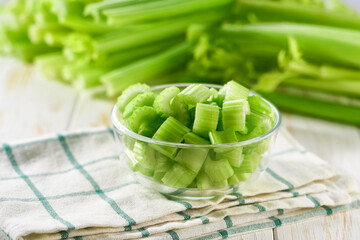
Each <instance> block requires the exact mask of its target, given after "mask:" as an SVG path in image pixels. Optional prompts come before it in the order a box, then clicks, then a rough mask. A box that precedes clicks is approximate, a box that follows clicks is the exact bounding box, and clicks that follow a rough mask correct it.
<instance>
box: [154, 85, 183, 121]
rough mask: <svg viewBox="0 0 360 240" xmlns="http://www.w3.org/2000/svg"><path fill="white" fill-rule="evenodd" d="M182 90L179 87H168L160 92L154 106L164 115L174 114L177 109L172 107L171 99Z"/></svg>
mask: <svg viewBox="0 0 360 240" xmlns="http://www.w3.org/2000/svg"><path fill="white" fill-rule="evenodd" d="M179 92H180V89H179V88H177V87H168V88H165V89H164V90H162V91H161V92H160V94H159V95H158V96H157V97H156V99H155V101H154V108H155V110H156V112H157V113H159V114H160V115H161V116H163V117H169V116H174V115H175V111H174V109H173V108H172V107H171V104H170V102H171V100H172V99H173V97H174V96H176V94H178V93H179Z"/></svg>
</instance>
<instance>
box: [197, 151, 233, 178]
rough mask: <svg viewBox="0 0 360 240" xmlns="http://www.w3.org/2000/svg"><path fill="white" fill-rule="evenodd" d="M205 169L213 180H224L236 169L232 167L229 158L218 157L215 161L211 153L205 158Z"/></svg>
mask: <svg viewBox="0 0 360 240" xmlns="http://www.w3.org/2000/svg"><path fill="white" fill-rule="evenodd" d="M203 169H204V171H205V173H206V175H207V176H209V178H210V179H211V181H213V182H221V181H224V180H226V179H228V178H229V177H230V176H232V175H233V174H234V170H233V169H232V167H231V165H230V164H229V162H228V160H226V159H220V160H218V159H217V160H216V161H214V160H212V159H211V157H210V156H209V155H208V157H207V158H206V160H205V163H204V167H203Z"/></svg>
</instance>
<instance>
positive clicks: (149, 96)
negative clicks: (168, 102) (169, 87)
mask: <svg viewBox="0 0 360 240" xmlns="http://www.w3.org/2000/svg"><path fill="white" fill-rule="evenodd" d="M155 97H156V96H155V93H153V92H144V93H140V94H138V95H137V96H136V97H134V98H133V99H132V100H131V101H130V102H129V103H128V104H127V105H126V107H125V109H124V113H123V117H124V119H126V118H128V117H130V116H131V114H132V113H133V111H134V110H135V109H136V108H137V107H142V106H152V105H153V103H154V100H155ZM155 109H156V108H155Z"/></svg>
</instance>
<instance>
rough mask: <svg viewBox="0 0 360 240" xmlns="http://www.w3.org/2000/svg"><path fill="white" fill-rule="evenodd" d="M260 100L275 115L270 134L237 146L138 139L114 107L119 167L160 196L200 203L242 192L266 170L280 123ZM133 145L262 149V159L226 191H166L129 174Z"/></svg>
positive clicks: (141, 176) (137, 174)
mask: <svg viewBox="0 0 360 240" xmlns="http://www.w3.org/2000/svg"><path fill="white" fill-rule="evenodd" d="M188 85H190V84H187V83H184V84H168V85H159V86H155V87H152V90H153V91H154V92H155V93H159V92H161V90H163V89H164V88H167V87H173V86H175V87H179V88H180V89H183V88H185V87H187V86H188ZM205 86H207V87H212V88H216V89H219V88H221V87H222V86H220V85H213V84H205ZM250 95H256V94H255V93H254V92H250ZM263 100H264V101H265V102H266V103H267V104H269V106H270V107H271V108H272V109H273V110H274V112H275V118H276V119H275V124H274V126H273V128H272V129H271V130H270V131H268V132H267V133H265V134H263V135H261V136H259V137H256V138H253V139H250V140H246V141H242V142H236V143H227V144H215V145H195V144H184V143H171V142H164V141H159V140H155V139H151V138H148V137H145V136H142V135H139V134H137V133H134V132H133V131H131V130H129V129H128V128H127V127H125V126H124V125H123V124H122V123H121V121H120V116H121V113H120V112H119V111H118V110H117V108H116V106H114V107H113V109H112V113H111V120H112V124H113V129H114V133H115V140H116V144H117V146H118V150H119V155H120V160H121V161H122V163H124V164H123V165H124V166H125V167H126V168H127V169H128V171H129V172H130V173H132V174H133V175H134V176H135V178H136V179H137V181H138V182H139V183H141V184H142V185H143V186H145V187H149V188H152V189H155V190H157V191H159V192H160V193H163V194H166V195H168V196H171V197H175V198H183V199H194V200H196V199H197V200H200V199H211V198H213V197H216V196H221V195H226V194H229V193H232V192H237V191H239V192H241V190H242V189H244V188H246V187H247V186H248V185H249V183H251V182H252V181H254V180H255V179H256V178H258V177H259V176H260V174H261V173H262V172H264V170H265V169H266V167H267V165H268V162H269V159H270V155H271V150H272V148H273V146H274V143H275V139H276V135H277V132H278V129H279V126H280V123H281V116H280V113H279V111H278V110H277V108H276V107H275V106H274V105H273V104H271V103H270V102H268V101H267V100H265V99H263ZM136 141H140V142H143V143H146V144H152V145H159V146H160V147H161V146H163V147H170V148H174V149H176V151H180V150H182V149H204V150H209V151H212V152H226V151H228V150H234V149H235V150H236V149H239V148H242V149H243V152H245V153H246V151H253V150H254V149H259V148H261V149H262V150H261V154H260V155H261V157H260V158H258V159H257V160H256V161H257V163H258V165H257V167H256V170H255V171H254V172H253V173H248V174H247V175H246V180H245V179H243V181H241V182H240V183H238V184H236V185H229V186H227V187H222V188H216V189H198V188H175V187H169V186H167V185H165V184H162V183H158V182H155V181H154V179H153V178H152V177H149V176H146V175H144V174H146V173H144V174H143V173H140V172H139V171H133V170H131V168H130V167H129V164H130V165H131V164H132V161H133V160H132V159H133V157H132V156H133V154H134V153H133V149H132V148H133V146H134V143H135V142H136ZM254 161H255V160H254Z"/></svg>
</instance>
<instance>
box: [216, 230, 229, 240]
mask: <svg viewBox="0 0 360 240" xmlns="http://www.w3.org/2000/svg"><path fill="white" fill-rule="evenodd" d="M218 233H220V235H221V238H222V239H225V238H227V237H228V236H229V234H228V232H227V231H226V230H219V231H218Z"/></svg>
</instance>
